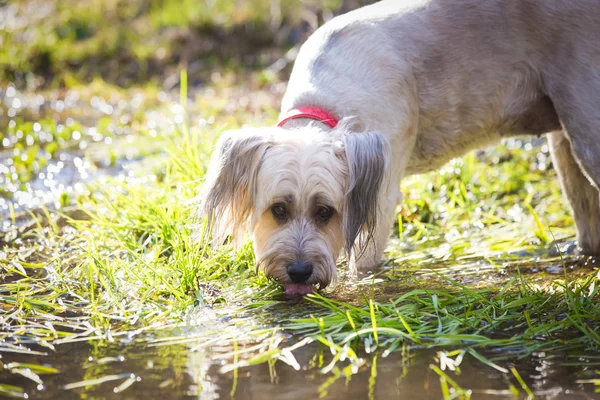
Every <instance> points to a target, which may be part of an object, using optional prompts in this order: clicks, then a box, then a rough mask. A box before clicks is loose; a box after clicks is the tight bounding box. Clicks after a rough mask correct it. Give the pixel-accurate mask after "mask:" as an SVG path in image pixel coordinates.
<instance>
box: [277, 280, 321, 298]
mask: <svg viewBox="0 0 600 400" xmlns="http://www.w3.org/2000/svg"><path fill="white" fill-rule="evenodd" d="M283 287H284V289H285V294H286V295H288V296H304V295H307V294H309V293H312V292H313V291H314V286H313V285H311V284H307V283H288V284H286V285H283Z"/></svg>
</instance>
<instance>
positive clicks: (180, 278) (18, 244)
mask: <svg viewBox="0 0 600 400" xmlns="http://www.w3.org/2000/svg"><path fill="white" fill-rule="evenodd" d="M181 81H182V82H185V81H186V80H185V79H182V80H181ZM176 97H177V96H176ZM179 97H180V98H181V99H182V100H180V103H183V104H179V105H177V104H176V103H175V105H173V104H172V103H170V102H167V101H165V103H166V104H168V106H167V107H166V110H162V111H161V112H154V111H151V110H150V111H148V112H145V113H143V115H141V116H139V117H136V118H132V121H133V122H131V123H130V124H129V125H128V126H130V127H131V129H132V131H134V132H132V133H131V134H130V135H127V134H125V135H124V136H126V137H129V136H133V137H135V140H136V141H135V142H116V141H115V143H129V144H124V145H121V146H138V145H139V143H144V138H146V139H150V140H151V141H152V142H153V143H154V144H153V145H154V146H157V147H158V148H160V151H157V152H149V154H152V155H153V157H152V163H145V160H147V158H143V157H139V159H138V160H137V162H133V163H132V164H131V165H130V167H129V168H128V169H125V170H123V171H121V172H119V173H118V174H117V175H116V176H114V177H110V176H106V177H104V178H102V179H101V180H93V181H91V182H89V183H87V184H86V185H85V190H83V191H81V192H79V193H78V194H77V195H76V196H75V195H70V196H69V197H68V198H67V199H65V201H64V203H65V204H64V207H59V208H57V207H55V206H54V205H53V204H52V203H50V204H47V205H46V206H44V207H41V208H39V209H38V210H37V212H36V213H31V215H30V217H29V219H30V220H31V221H32V222H31V223H30V224H29V225H27V226H26V228H25V229H20V228H19V225H18V223H17V222H18V221H17V217H16V215H15V214H14V212H13V213H10V212H9V213H8V214H5V215H7V219H8V220H9V223H8V225H7V226H8V227H7V228H6V229H5V231H4V233H3V236H2V238H0V239H1V243H2V248H1V250H0V310H1V313H0V326H1V327H2V329H1V330H0V354H2V355H3V358H2V359H1V360H0V363H1V365H2V366H3V368H4V371H5V373H6V374H8V373H10V374H11V376H12V375H19V376H22V377H24V378H25V379H27V380H29V381H30V382H32V384H33V385H34V387H35V386H37V385H43V384H44V381H45V379H46V378H45V377H46V376H50V375H52V374H57V373H60V371H58V370H57V369H56V368H54V367H53V366H52V362H51V361H49V363H48V365H46V364H32V363H29V364H27V363H22V362H19V361H18V360H19V357H21V356H22V357H29V356H31V355H36V354H37V355H43V354H46V355H48V356H49V357H48V359H49V360H51V359H52V357H51V355H52V353H53V352H54V351H55V350H56V348H57V347H60V346H63V345H67V344H73V343H76V342H79V341H82V342H95V343H98V344H99V345H103V344H107V343H113V342H121V341H122V342H126V341H127V340H131V339H132V338H140V337H144V338H143V339H140V340H144V341H146V342H148V343H149V344H150V345H151V346H159V347H160V346H167V345H175V344H187V343H189V344H190V345H191V346H192V349H196V350H197V349H200V348H209V347H215V346H220V347H223V348H225V350H224V351H223V352H222V354H221V355H220V357H221V358H222V359H224V360H226V365H225V366H224V367H223V368H222V371H223V372H227V371H237V369H238V368H241V367H244V366H250V365H256V364H260V363H274V362H275V360H279V361H281V362H284V363H286V364H288V365H291V366H292V367H294V368H300V367H302V366H301V365H300V364H299V362H298V361H297V360H296V358H295V356H294V353H295V352H297V351H299V349H301V348H304V347H306V346H312V345H314V344H315V343H318V344H319V346H320V347H321V350H322V349H327V350H328V351H330V352H332V354H333V356H332V358H331V359H330V360H329V361H328V362H327V363H323V364H318V365H320V366H319V370H320V371H321V373H327V374H332V377H335V376H337V377H339V376H346V375H348V376H350V375H352V374H354V373H356V372H357V371H359V370H362V369H365V368H372V369H374V371H375V376H374V377H373V379H376V372H377V368H376V364H377V359H378V358H377V357H380V358H379V359H380V360H381V359H383V358H385V357H387V356H389V355H390V353H392V352H401V353H402V354H407V353H410V352H417V351H419V350H420V349H433V350H435V351H437V355H436V356H435V358H434V359H432V360H431V370H432V371H433V373H435V374H437V375H438V376H439V379H440V387H441V390H442V393H443V395H444V397H446V398H466V397H468V396H469V392H468V388H466V389H463V388H461V386H460V385H459V383H457V380H456V375H457V374H458V373H460V366H461V362H462V360H463V359H465V358H472V359H474V360H476V361H477V362H480V363H481V365H482V367H485V368H491V369H494V370H497V371H500V372H501V373H503V374H504V375H505V376H506V389H505V392H503V393H504V394H507V393H508V394H511V395H515V396H519V393H521V394H522V395H523V396H526V397H527V396H529V397H531V389H530V388H529V387H528V385H527V383H526V382H525V381H524V380H523V378H522V377H521V375H519V371H518V368H517V369H514V365H516V364H517V363H518V361H519V360H520V359H524V358H527V357H531V356H534V355H536V354H541V353H544V354H545V356H544V357H547V358H548V359H558V360H560V362H564V363H566V364H570V365H576V366H579V367H580V368H581V379H580V380H581V382H587V383H585V384H587V385H593V384H594V383H596V382H597V378H598V377H597V374H595V373H594V372H593V371H592V369H590V368H592V367H594V366H596V365H597V362H598V360H597V359H596V358H593V357H590V356H591V355H593V354H594V353H596V352H597V351H598V346H599V344H600V336H599V332H598V329H599V327H600V321H599V319H600V310H599V307H600V306H599V305H598V304H600V303H598V279H599V277H598V271H597V269H595V267H594V263H595V261H594V260H593V259H588V258H586V257H583V256H579V255H577V254H576V252H574V250H573V246H572V238H573V233H574V230H573V227H572V221H571V218H570V216H569V214H568V209H567V207H566V205H565V202H564V200H563V199H562V197H561V194H560V190H559V187H558V183H557V181H556V177H555V173H554V171H553V170H552V168H551V162H550V159H549V154H548V149H547V146H546V145H545V143H544V142H543V141H538V140H534V141H533V142H531V141H529V140H516V139H515V140H508V141H506V142H505V143H504V144H503V145H502V146H499V147H497V148H495V149H492V150H489V151H486V152H476V153H471V154H469V155H467V156H466V157H464V158H461V159H457V160H454V161H452V162H451V163H450V164H448V165H447V166H445V167H444V168H443V169H442V170H441V171H439V172H435V173H431V174H428V175H425V176H416V177H412V178H410V179H407V181H406V182H405V183H404V187H403V191H404V193H405V197H406V200H405V203H404V205H403V206H402V208H401V209H399V212H398V222H397V226H396V233H395V235H394V238H393V239H392V242H391V244H390V247H389V249H388V251H387V252H386V256H387V261H386V265H385V266H384V268H383V271H381V272H380V273H378V274H376V275H374V276H371V277H366V278H364V279H362V280H360V281H358V282H357V281H355V280H354V279H353V278H352V277H350V276H348V274H347V271H346V269H345V265H344V263H343V262H342V263H341V264H340V268H341V271H342V274H341V275H342V278H341V282H340V284H339V285H338V286H337V287H336V288H334V289H332V290H329V291H327V292H325V293H323V294H321V295H315V296H311V297H309V298H307V299H305V300H304V301H303V302H302V304H301V305H300V306H294V305H292V304H287V303H285V302H281V301H279V299H280V297H279V296H280V295H281V290H280V289H279V287H278V286H277V284H275V283H273V282H270V281H268V280H267V279H266V278H264V277H263V276H262V275H260V274H258V273H257V272H256V271H255V268H254V259H253V255H252V252H251V247H250V245H247V246H246V247H244V249H243V250H242V251H240V252H237V253H236V252H233V251H232V250H231V249H228V248H226V249H224V250H222V251H218V252H217V251H213V250H212V249H210V248H209V247H208V246H206V245H204V244H203V243H197V242H195V241H194V240H193V239H192V237H193V234H194V232H196V231H197V230H198V229H202V227H201V226H200V225H199V221H196V220H195V219H194V212H195V210H194V207H195V203H194V198H195V196H196V195H197V193H198V186H199V185H200V183H201V182H202V178H203V176H204V173H205V166H206V164H207V160H208V157H209V153H210V149H211V146H212V144H213V142H214V139H215V138H216V137H217V136H218V135H219V134H220V132H221V131H222V130H223V129H224V128H225V126H227V128H232V127H235V126H238V125H239V124H240V122H241V121H255V123H256V124H258V123H266V124H268V123H272V122H274V118H275V115H276V112H275V111H274V110H273V109H272V108H270V107H263V108H262V109H261V108H260V107H259V111H258V112H257V111H255V110H248V109H245V110H242V109H236V110H235V111H236V112H237V115H236V116H235V117H233V116H231V113H230V111H231V110H227V107H228V104H227V102H221V104H222V105H220V106H215V105H214V104H213V105H211V106H210V107H209V106H208V105H207V100H206V98H205V97H202V96H198V97H196V98H194V97H193V96H190V95H189V94H188V93H187V92H186V87H185V85H183V87H182V92H181V96H179ZM213 98H214V97H213ZM184 106H185V107H187V112H185V111H184ZM190 115H191V116H193V117H192V118H190ZM215 115H216V116H217V117H215ZM209 116H212V119H210V118H209ZM198 118H201V120H200V122H198ZM204 118H206V119H204ZM209 119H210V123H209ZM157 120H161V121H167V123H162V124H160V125H157V124H158V121H157ZM14 121H15V122H14V126H13V128H11V129H13V130H14V132H13V133H12V134H10V135H8V137H10V138H12V137H13V136H14V137H17V134H16V132H17V131H19V130H21V131H22V132H25V131H27V132H31V131H32V132H34V133H37V132H38V131H39V132H44V131H45V130H46V128H43V129H39V130H36V127H37V126H36V125H35V122H34V123H33V124H32V123H28V122H23V121H20V120H17V119H15V120H14ZM39 124H40V128H42V127H43V124H42V123H41V122H40V123H39ZM158 127H160V128H158ZM92 128H93V129H95V130H96V131H104V129H102V128H99V127H98V126H94V127H92ZM79 129H80V131H81V133H82V135H81V136H82V137H86V136H85V135H86V132H88V133H89V132H90V131H89V127H84V126H82V127H81V128H79ZM23 136H24V137H25V138H26V137H27V136H28V135H21V138H22V137H23ZM67 136H69V137H71V138H72V137H73V132H71V133H69V134H68V135H67ZM53 137H54V136H53ZM112 137H114V138H116V136H112ZM21 138H18V139H19V140H22V139H21ZM67 139H68V138H67V137H66V138H65V140H64V141H62V142H60V141H59V140H58V137H54V139H53V140H52V141H51V142H49V143H47V144H46V145H44V146H45V147H43V146H41V147H39V148H38V150H37V151H38V153H39V154H42V155H47V156H48V159H49V160H53V159H54V158H55V157H60V154H63V153H66V152H68V151H71V150H70V149H72V142H71V141H69V140H67ZM19 140H17V141H16V142H15V143H16V144H14V145H12V146H13V148H12V149H11V150H12V151H14V149H16V148H17V147H18V146H17V144H18V143H19ZM24 140H26V139H24ZM51 143H57V146H58V148H57V149H56V151H55V152H50V151H48V149H47V147H48V146H49V145H50V144H51ZM132 143H135V144H132ZM104 144H105V145H107V143H104ZM121 146H116V147H117V149H116V150H115V151H117V150H119V149H118V147H121ZM77 147H78V146H77ZM109 148H110V147H109ZM25 149H29V148H28V147H27V148H25V147H24V148H23V150H25ZM78 150H82V149H80V148H79V149H78ZM82 151H83V152H82V153H81V154H82V155H81V157H82V158H86V157H89V154H90V153H89V152H87V151H85V149H83V150H82ZM34 158H35V159H36V160H37V159H38V157H37V156H36V157H34ZM117 159H119V158H117ZM134 161H135V160H134ZM5 162H8V161H6V160H5ZM13 163H14V160H13ZM46 170H47V168H46V167H44V166H39V170H34V175H35V173H39V172H43V171H46ZM17 175H18V176H17V177H15V181H16V182H21V183H23V182H25V179H29V177H26V176H25V175H19V174H17ZM21 179H23V180H22V181H21ZM74 210H77V211H76V212H75V211H74ZM13 211H14V210H13ZM14 229H17V231H16V232H17V233H14V232H15V230H14ZM11 232H12V233H11ZM190 325H192V326H194V325H196V326H200V327H202V329H201V330H200V332H199V333H196V334H186V333H181V334H179V335H174V334H167V335H166V336H162V337H160V335H158V333H159V332H161V331H168V330H170V329H174V328H181V327H185V326H190ZM169 332H170V331H169ZM144 335H148V336H144ZM157 335H158V336H157ZM192 344H193V345H192ZM9 357H10V358H9ZM7 360H15V361H9V362H7ZM107 362H108V361H107ZM269 365H271V364H269ZM4 376H7V375H4ZM137 378H138V377H137V376H136V375H131V373H123V374H121V373H111V372H110V369H103V370H102V373H99V374H98V375H89V374H88V375H86V376H85V379H83V380H81V381H73V382H70V383H69V384H67V385H66V386H64V387H63V388H62V389H64V390H76V391H77V390H83V389H82V388H86V387H95V386H97V385H102V384H103V383H105V382H114V384H115V388H117V389H119V390H127V388H128V387H129V386H131V385H136V384H141V383H139V380H138V379H137ZM332 379H333V378H332ZM336 379H337V378H336ZM334 380H335V379H334ZM583 384H584V383H582V385H583ZM234 389H235V388H234ZM234 389H233V390H234ZM326 391H327V390H326V387H325V386H324V387H323V393H326ZM27 392H30V393H31V389H29V388H28V387H25V386H23V387H21V386H15V385H12V384H1V385H0V393H2V394H3V395H6V396H11V397H24V394H25V393H27Z"/></svg>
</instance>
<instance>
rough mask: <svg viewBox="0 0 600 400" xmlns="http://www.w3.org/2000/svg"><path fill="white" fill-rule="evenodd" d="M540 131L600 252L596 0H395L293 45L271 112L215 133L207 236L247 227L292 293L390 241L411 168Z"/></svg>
mask: <svg viewBox="0 0 600 400" xmlns="http://www.w3.org/2000/svg"><path fill="white" fill-rule="evenodd" d="M522 134H531V135H542V134H547V135H548V138H549V147H550V149H551V153H552V157H553V162H554V166H555V168H556V169H557V171H558V176H559V178H560V181H561V185H562V189H563V192H564V195H565V196H566V198H567V199H568V201H569V203H570V206H571V208H572V211H573V216H574V220H575V226H576V230H577V240H578V245H579V247H580V248H581V250H582V251H583V252H586V253H590V254H599V253H600V204H599V200H600V198H599V192H598V188H599V185H600V2H597V1H593V0H556V1H539V0H520V1H505V0H485V1H482V0H406V1H399V0H391V1H383V2H380V3H376V4H373V5H370V6H366V7H364V8H360V9H358V10H355V11H352V12H350V13H347V14H344V15H341V16H338V17H336V18H334V19H332V20H331V21H329V22H327V23H326V24H324V25H323V26H322V27H320V28H319V29H318V30H317V31H316V32H315V33H314V34H312V36H311V37H310V38H309V39H308V40H307V41H306V43H304V44H303V46H302V47H301V49H300V51H299V54H298V57H297V59H296V61H295V64H294V67H293V70H292V73H291V77H290V80H289V84H288V87H287V91H286V93H285V95H284V97H283V101H282V107H281V117H280V123H279V124H278V126H275V127H264V128H243V129H241V130H238V131H230V132H226V133H224V134H223V135H222V137H221V138H220V139H219V140H218V142H217V145H216V150H215V152H214V154H213V156H212V159H211V162H210V164H209V168H208V171H207V177H206V181H205V182H204V184H203V187H202V192H201V199H202V200H201V205H200V214H201V216H202V217H203V218H204V221H208V222H209V223H210V226H211V229H210V233H211V234H212V237H213V243H214V244H215V245H220V244H223V243H224V242H225V240H226V239H227V238H231V239H232V240H233V241H234V242H235V243H240V242H241V241H242V240H243V238H244V235H245V233H250V234H251V236H252V238H253V244H254V251H255V255H256V259H257V268H260V269H261V270H262V271H264V273H265V274H266V275H267V276H269V277H272V278H274V279H276V280H278V281H279V282H280V283H281V284H282V285H283V286H284V288H285V293H287V294H290V295H304V294H307V293H310V292H312V291H313V290H314V289H315V288H324V287H326V286H327V285H329V284H331V283H332V282H334V281H335V278H336V262H337V260H338V257H339V256H340V254H341V253H342V251H343V250H345V253H346V254H348V256H349V257H348V259H349V264H350V268H351V270H353V271H366V270H372V269H373V268H375V267H377V266H378V265H379V264H380V262H381V260H382V257H383V251H384V249H385V247H386V242H387V241H388V239H389V237H390V236H391V230H392V226H393V221H394V217H395V213H396V208H397V206H398V204H399V203H400V202H401V201H402V195H401V193H400V189H399V188H400V182H401V180H402V179H403V178H404V177H405V176H408V175H412V174H420V173H424V172H427V171H431V170H433V169H436V168H438V167H440V166H442V165H443V164H444V163H446V162H447V161H449V160H450V159H452V158H454V157H458V156H461V155H463V154H464V153H465V152H467V151H470V150H473V149H476V148H480V147H483V146H487V145H490V144H492V143H495V142H498V141H499V140H500V139H501V138H504V137H507V136H513V135H522Z"/></svg>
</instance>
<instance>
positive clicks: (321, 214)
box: [316, 206, 333, 222]
mask: <svg viewBox="0 0 600 400" xmlns="http://www.w3.org/2000/svg"><path fill="white" fill-rule="evenodd" d="M332 216H333V208H331V207H326V206H321V207H319V208H317V215H316V218H317V221H319V222H327V221H329V220H330V219H331V217H332Z"/></svg>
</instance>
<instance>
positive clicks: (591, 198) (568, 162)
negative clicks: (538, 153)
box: [548, 131, 600, 254]
mask: <svg viewBox="0 0 600 400" xmlns="http://www.w3.org/2000/svg"><path fill="white" fill-rule="evenodd" d="M548 143H549V145H550V152H551V153H552V160H553V163H554V166H555V168H556V170H557V172H558V176H559V178H560V183H561V186H562V189H563V193H564V194H565V197H566V198H567V199H568V201H569V203H570V205H571V209H572V210H573V219H574V220H575V226H576V229H577V242H578V244H579V246H580V247H581V249H582V250H583V251H584V252H586V253H591V254H599V253H600V197H599V194H598V190H597V189H596V188H595V187H594V186H593V185H592V184H591V183H590V181H589V180H588V178H587V177H586V176H585V175H584V174H583V172H582V170H581V167H580V166H579V164H578V163H577V161H576V160H575V157H574V156H573V152H572V149H571V143H570V142H569V140H568V139H567V137H566V135H565V133H564V132H562V131H558V132H552V133H550V134H549V135H548Z"/></svg>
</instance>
